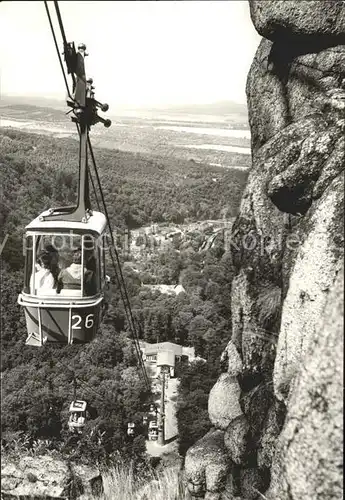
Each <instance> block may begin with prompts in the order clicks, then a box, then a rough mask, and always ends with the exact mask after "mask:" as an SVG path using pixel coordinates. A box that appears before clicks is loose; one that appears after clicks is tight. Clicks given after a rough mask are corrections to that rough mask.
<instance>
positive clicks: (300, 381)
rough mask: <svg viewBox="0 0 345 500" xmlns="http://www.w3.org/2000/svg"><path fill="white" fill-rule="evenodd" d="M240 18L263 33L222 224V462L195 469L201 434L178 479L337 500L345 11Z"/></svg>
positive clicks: (216, 495)
mask: <svg viewBox="0 0 345 500" xmlns="http://www.w3.org/2000/svg"><path fill="white" fill-rule="evenodd" d="M250 9H251V17H252V21H253V24H254V26H255V28H256V29H257V31H258V32H259V33H260V34H261V35H262V36H263V37H264V38H263V39H262V42H261V44H260V46H259V48H258V50H257V53H256V55H255V58H254V61H253V64H252V67H251V69H250V73H249V75H248V80H247V98H248V106H249V121H250V126H251V133H252V161H253V166H252V170H251V173H250V176H249V179H248V183H247V187H246V190H245V192H244V195H243V197H242V202H241V208H240V214H239V215H238V217H237V219H236V221H235V223H234V229H233V241H232V257H233V261H234V263H235V266H236V269H237V274H236V276H235V278H234V281H233V284H232V305H231V309H232V334H231V339H230V342H229V346H228V349H227V352H228V353H232V355H229V354H228V373H227V374H221V375H220V378H219V381H218V382H217V383H216V385H215V386H214V387H213V389H212V390H211V393H210V399H209V416H210V419H211V422H212V424H213V425H214V427H215V429H214V432H216V433H217V443H218V445H217V446H216V445H215V444H214V443H213V442H212V443H213V444H212V447H211V448H210V451H209V453H208V455H207V456H208V462H212V458H210V456H209V455H210V453H213V454H214V458H216V457H218V456H219V455H221V456H222V457H223V459H222V460H220V461H219V459H218V460H214V461H213V470H212V471H210V470H209V466H205V460H201V459H199V458H198V457H201V456H206V452H207V447H208V442H209V441H210V438H209V437H208V438H207V439H205V438H204V441H203V442H198V443H196V444H195V445H194V447H192V448H191V449H190V450H189V451H188V452H187V457H186V468H185V474H186V479H187V481H188V483H189V489H190V492H191V493H192V494H193V492H194V493H196V492H197V494H198V495H199V496H202V495H206V496H205V498H206V499H208V500H211V499H212V500H216V499H221V498H223V499H225V498H233V497H234V496H240V498H241V499H244V500H246V499H256V498H262V496H261V495H262V494H264V495H265V498H267V499H268V500H278V499H279V500H302V499H306V498H310V499H315V500H321V499H325V500H326V499H331V498H332V500H333V499H339V500H340V498H342V488H341V485H342V473H341V467H342V446H341V443H342V404H341V402H340V398H341V389H342V342H343V339H342V331H341V330H342V323H343V298H342V294H341V290H342V272H343V268H342V263H343V241H344V230H343V223H344V189H343V182H344V179H343V170H344V164H345V159H344V156H345V144H344V132H345V111H344V110H345V64H344V63H345V45H344V43H345V4H344V2H337V1H319V0H318V1H289V2H285V1H275V2H267V1H259V0H251V1H250ZM311 13H312V15H311ZM237 355H240V357H241V362H242V363H241V364H242V366H241V368H240V369H236V370H235V372H234V371H232V367H233V366H234V363H235V366H236V367H238V363H237V362H236V356H237ZM231 371H232V373H230V372H231ZM225 379H227V380H225ZM238 403H239V405H240V408H241V411H239V410H238ZM234 408H236V409H237V410H236V411H234ZM219 433H223V436H224V437H223V439H220V437H219ZM223 441H224V442H223ZM224 446H225V448H226V450H227V453H226V454H225V453H224ZM195 449H196V450H197V453H195V451H194V450H195ZM218 463H220V465H219V466H218V465H217V464H218ZM225 466H226V467H225ZM224 471H227V473H226V474H225V473H224ZM217 474H218V477H219V478H220V480H219V481H218V482H216V483H215V481H214V475H217ZM196 478H197V479H196Z"/></svg>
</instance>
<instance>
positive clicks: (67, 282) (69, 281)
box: [58, 247, 82, 290]
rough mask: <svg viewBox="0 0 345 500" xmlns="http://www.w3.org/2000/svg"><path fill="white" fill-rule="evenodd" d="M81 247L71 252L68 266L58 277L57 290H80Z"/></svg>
mask: <svg viewBox="0 0 345 500" xmlns="http://www.w3.org/2000/svg"><path fill="white" fill-rule="evenodd" d="M81 274H82V269H81V248H80V247H78V248H77V249H76V250H74V252H73V262H72V264H71V265H70V266H69V267H66V269H63V270H62V271H61V272H60V274H59V277H58V290H61V289H69V290H80V289H81Z"/></svg>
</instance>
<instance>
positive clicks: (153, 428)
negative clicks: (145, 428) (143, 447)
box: [148, 420, 158, 441]
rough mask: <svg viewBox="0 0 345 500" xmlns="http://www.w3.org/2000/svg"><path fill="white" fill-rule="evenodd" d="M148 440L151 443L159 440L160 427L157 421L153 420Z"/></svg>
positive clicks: (150, 424)
mask: <svg viewBox="0 0 345 500" xmlns="http://www.w3.org/2000/svg"><path fill="white" fill-rule="evenodd" d="M148 438H149V441H157V439H158V425H157V421H156V420H151V421H150V423H149V432H148Z"/></svg>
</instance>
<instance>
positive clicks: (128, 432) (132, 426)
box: [127, 422, 135, 436]
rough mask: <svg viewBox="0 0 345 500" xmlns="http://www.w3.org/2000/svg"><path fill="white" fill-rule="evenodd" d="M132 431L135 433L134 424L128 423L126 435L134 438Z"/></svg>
mask: <svg viewBox="0 0 345 500" xmlns="http://www.w3.org/2000/svg"><path fill="white" fill-rule="evenodd" d="M134 431H135V423H134V422H128V424H127V435H128V436H134Z"/></svg>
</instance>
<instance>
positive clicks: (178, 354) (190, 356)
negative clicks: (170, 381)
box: [140, 341, 195, 377]
mask: <svg viewBox="0 0 345 500" xmlns="http://www.w3.org/2000/svg"><path fill="white" fill-rule="evenodd" d="M140 350H141V352H142V355H143V361H144V362H145V364H148V365H149V366H150V368H151V369H152V370H153V372H154V373H155V376H156V377H158V376H159V375H160V373H161V371H162V368H163V367H169V370H170V377H174V376H175V364H176V362H178V361H181V360H182V359H183V358H185V359H186V360H187V361H188V362H190V361H193V360H194V359H195V351H194V347H183V346H181V345H179V344H174V343H173V342H158V343H156V344H150V343H148V342H142V341H141V342H140Z"/></svg>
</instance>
